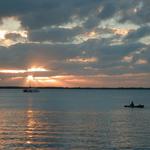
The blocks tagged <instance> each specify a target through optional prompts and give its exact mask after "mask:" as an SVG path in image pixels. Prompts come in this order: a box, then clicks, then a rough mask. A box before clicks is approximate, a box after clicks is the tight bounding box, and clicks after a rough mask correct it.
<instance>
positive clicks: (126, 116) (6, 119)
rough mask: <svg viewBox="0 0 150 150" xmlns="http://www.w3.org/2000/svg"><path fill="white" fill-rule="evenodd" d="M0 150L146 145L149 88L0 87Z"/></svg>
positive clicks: (149, 145) (110, 149) (141, 149)
mask: <svg viewBox="0 0 150 150" xmlns="http://www.w3.org/2000/svg"><path fill="white" fill-rule="evenodd" d="M130 100H134V102H135V103H136V104H139V103H142V104H144V105H145V106H146V107H145V108H144V109H130V108H124V107H123V105H125V104H128V103H129V101H130ZM0 149H2V150H3V149H4V150H5V149H6V150H9V149H10V150H16V149H17V150H20V149H26V150H34V149H38V150H105V149H106V150H118V149H123V150H131V149H135V150H148V149H150V90H66V89H61V90H60V89H53V90H50V89H49V90H41V91H40V93H23V92H22V91H21V90H19V89H17V90H2V89H1V90H0Z"/></svg>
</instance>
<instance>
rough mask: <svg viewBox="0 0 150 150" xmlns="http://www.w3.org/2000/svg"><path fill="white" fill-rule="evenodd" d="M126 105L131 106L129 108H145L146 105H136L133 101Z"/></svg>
mask: <svg viewBox="0 0 150 150" xmlns="http://www.w3.org/2000/svg"><path fill="white" fill-rule="evenodd" d="M124 107H129V108H144V105H141V104H139V105H134V103H133V101H132V102H131V104H130V105H124Z"/></svg>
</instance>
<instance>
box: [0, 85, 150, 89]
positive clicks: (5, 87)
mask: <svg viewBox="0 0 150 150" xmlns="http://www.w3.org/2000/svg"><path fill="white" fill-rule="evenodd" d="M24 88H28V87H22V86H1V87H0V89H24ZM33 88H39V89H81V90H82V89H89V90H94V89H101V90H103V89H106V90H107V89H108V90H113V89H130V90H132V89H137V90H138V89H139V90H145V89H148V90H150V87H33Z"/></svg>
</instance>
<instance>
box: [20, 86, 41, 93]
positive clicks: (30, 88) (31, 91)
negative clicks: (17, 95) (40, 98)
mask: <svg viewBox="0 0 150 150" xmlns="http://www.w3.org/2000/svg"><path fill="white" fill-rule="evenodd" d="M23 92H26V93H35V92H40V91H39V89H37V88H33V87H28V88H25V89H23Z"/></svg>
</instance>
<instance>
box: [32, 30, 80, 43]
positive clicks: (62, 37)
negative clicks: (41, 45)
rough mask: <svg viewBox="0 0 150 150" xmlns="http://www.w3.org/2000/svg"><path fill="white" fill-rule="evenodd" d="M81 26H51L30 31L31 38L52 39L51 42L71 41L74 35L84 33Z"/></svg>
mask: <svg viewBox="0 0 150 150" xmlns="http://www.w3.org/2000/svg"><path fill="white" fill-rule="evenodd" d="M82 32H83V31H82V30H81V29H80V28H74V29H64V28H54V29H53V28H50V29H47V30H46V29H44V30H33V31H31V32H30V33H29V40H31V41H38V42H42V41H51V42H67V41H68V42H69V41H72V40H73V39H72V38H73V37H74V36H76V35H78V34H80V33H82Z"/></svg>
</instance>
